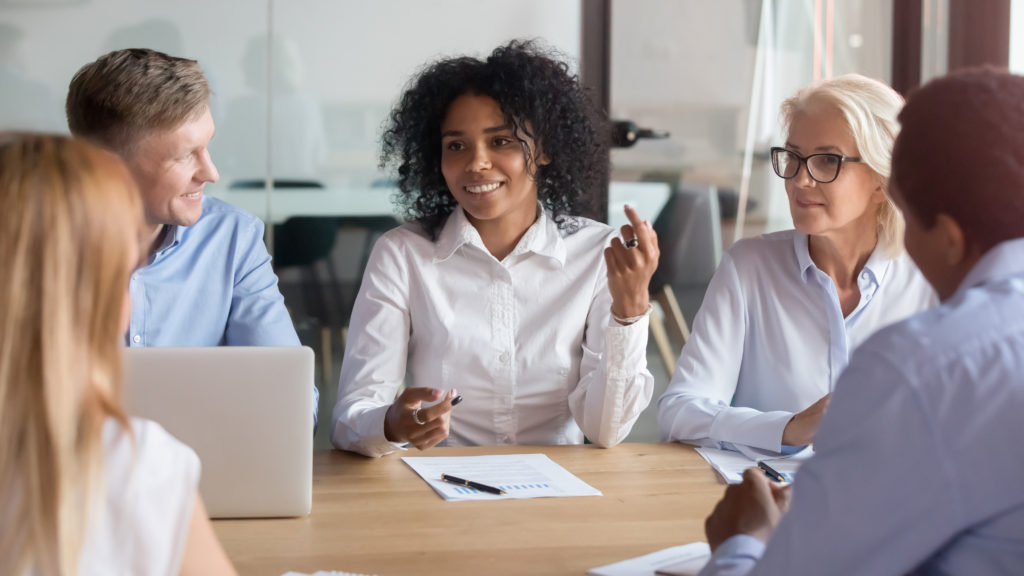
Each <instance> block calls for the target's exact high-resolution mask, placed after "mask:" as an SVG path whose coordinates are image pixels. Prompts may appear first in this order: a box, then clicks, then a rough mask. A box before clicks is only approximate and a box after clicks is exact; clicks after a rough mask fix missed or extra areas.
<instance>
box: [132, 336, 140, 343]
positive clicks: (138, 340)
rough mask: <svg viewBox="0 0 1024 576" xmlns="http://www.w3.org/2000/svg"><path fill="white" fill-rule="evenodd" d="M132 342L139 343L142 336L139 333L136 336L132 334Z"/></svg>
mask: <svg viewBox="0 0 1024 576" xmlns="http://www.w3.org/2000/svg"><path fill="white" fill-rule="evenodd" d="M132 342H135V343H136V344H138V343H139V342H142V336H139V335H138V334H136V335H135V336H132Z"/></svg>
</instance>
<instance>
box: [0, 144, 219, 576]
mask: <svg viewBox="0 0 1024 576" xmlns="http://www.w3.org/2000/svg"><path fill="white" fill-rule="evenodd" d="M0 205H2V206H3V210H0V270H3V274H2V275H0V574H10V575H16V576H22V575H25V576H27V575H32V576H36V575H39V576H42V575H47V576H49V575H61V576H64V575H74V574H135V575H149V574H153V575H156V574H160V575H165V574H177V573H181V574H234V570H233V568H232V567H231V565H230V563H229V562H228V560H227V558H226V556H225V554H224V552H223V550H222V549H221V547H220V544H219V542H218V541H217V539H216V536H215V535H214V534H213V531H212V527H211V525H210V521H209V519H208V518H207V517H206V513H205V509H204V508H203V504H202V501H201V500H200V499H199V497H198V496H197V487H198V479H199V461H198V459H197V458H196V455H195V453H194V452H192V451H191V449H189V448H188V447H186V446H184V445H183V444H180V443H179V442H177V441H176V440H175V439H174V438H172V437H171V436H170V435H168V434H167V433H166V432H165V431H164V430H163V429H162V428H160V426H158V425H157V424H154V423H152V422H145V421H138V420H129V419H128V418H127V417H126V416H125V414H124V412H122V410H121V407H120V399H119V394H120V376H121V363H120V354H121V348H122V346H123V337H124V332H125V327H126V323H127V320H128V316H129V304H128V303H129V299H128V277H129V275H130V274H131V272H132V270H133V269H134V267H135V266H136V265H137V264H138V261H139V258H140V246H141V234H142V226H143V221H142V208H141V204H140V200H139V193H138V190H137V189H136V188H135V184H134V183H133V181H132V178H131V175H130V174H129V172H128V170H127V169H126V168H125V167H124V165H123V164H122V163H121V162H120V161H119V160H118V159H117V158H116V157H115V156H114V155H112V154H110V153H107V152H104V151H101V150H99V149H97V148H94V147H92V146H91V145H89V144H86V143H84V142H80V141H74V140H71V139H68V138H64V137H60V136H43V135H15V134H0Z"/></svg>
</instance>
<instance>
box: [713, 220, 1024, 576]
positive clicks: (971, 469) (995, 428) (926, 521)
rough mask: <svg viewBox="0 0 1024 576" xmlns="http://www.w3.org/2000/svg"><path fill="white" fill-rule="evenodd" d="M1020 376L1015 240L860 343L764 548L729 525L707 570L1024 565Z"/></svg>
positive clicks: (983, 570)
mask: <svg viewBox="0 0 1024 576" xmlns="http://www.w3.org/2000/svg"><path fill="white" fill-rule="evenodd" d="M1022 375H1024V239H1018V240H1013V241H1009V242H1004V243H1002V244H1000V245H998V246H996V247H995V248H993V249H992V250H990V251H989V252H988V253H987V254H986V255H985V256H984V258H982V260H981V261H980V262H978V264H977V265H976V266H975V267H974V269H973V270H972V271H971V273H970V274H969V275H968V276H967V278H966V279H965V280H964V282H963V283H962V284H961V286H960V288H959V290H958V291H957V293H956V294H955V295H954V296H953V297H952V298H950V299H949V300H948V301H947V302H945V303H943V304H942V305H941V306H939V307H937V308H935V309H932V310H928V311H926V312H922V313H920V314H918V315H916V316H914V317H913V318H911V319H909V320H907V321H906V322H903V323H900V324H898V325H894V326H891V327H889V328H887V329H885V330H882V331H880V332H879V333H878V334H877V335H876V336H875V337H873V338H871V339H870V340H869V341H868V342H866V343H865V344H864V345H863V346H861V348H860V349H859V350H858V351H857V352H856V353H855V354H854V356H853V359H852V361H851V362H850V365H849V367H848V368H847V370H846V371H845V372H844V373H843V375H842V377H841V378H840V380H839V382H838V383H837V385H836V391H835V393H834V395H833V397H832V402H831V404H830V405H829V409H828V412H827V413H826V415H825V418H824V419H823V421H822V424H821V429H820V430H819V432H818V435H817V437H816V440H815V450H816V455H815V456H814V458H812V459H811V460H810V461H809V462H807V463H806V464H804V466H803V467H802V468H801V469H800V474H799V476H798V477H797V480H796V482H795V484H794V485H793V502H792V505H791V507H790V510H789V513H788V514H787V515H786V517H785V518H783V520H782V522H781V523H780V524H779V526H778V529H777V530H776V531H775V535H774V536H773V537H772V539H771V541H770V542H769V545H768V547H767V549H765V547H764V545H763V544H762V543H761V542H760V541H758V540H756V539H754V538H752V537H750V536H735V537H733V538H730V539H729V540H727V541H726V542H725V543H723V544H722V546H720V547H719V548H718V549H717V550H716V551H715V554H714V556H713V557H712V561H711V563H710V564H709V565H708V566H707V567H706V568H705V570H704V572H702V574H704V575H724V574H729V575H733V574H747V573H750V574H786V575H793V576H799V575H803V574H809V575H810V574H814V575H818V574H833V575H843V574H883V575H884V574H906V573H910V572H914V573H920V574H1019V573H1020V571H1021V569H1022V567H1024V458H1022V457H1021V449H1020V443H1021V439H1024V417H1022V416H1021V415H1022V414H1024V376H1022ZM758 558H760V560H758ZM755 562H756V566H755Z"/></svg>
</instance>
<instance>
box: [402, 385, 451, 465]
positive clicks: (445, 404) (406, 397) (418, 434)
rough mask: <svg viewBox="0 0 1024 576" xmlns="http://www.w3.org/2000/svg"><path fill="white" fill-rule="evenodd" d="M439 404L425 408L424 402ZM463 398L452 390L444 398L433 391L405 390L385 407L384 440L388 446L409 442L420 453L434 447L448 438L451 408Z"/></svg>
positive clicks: (424, 389) (443, 394) (441, 392)
mask: <svg viewBox="0 0 1024 576" xmlns="http://www.w3.org/2000/svg"><path fill="white" fill-rule="evenodd" d="M442 397H443V398H444V400H443V401H442V402H439V403H437V404H435V405H433V406H430V407H428V408H424V407H423V403H424V402H436V401H437V400H439V399H441V398H442ZM459 402H462V396H459V395H458V392H457V391H456V390H455V389H454V388H452V389H451V390H449V391H448V393H447V394H445V393H444V391H442V390H438V389H436V388H406V389H405V390H404V391H403V392H402V393H401V394H399V395H398V398H395V402H394V403H393V404H391V406H390V407H388V411H387V414H386V415H385V417H384V436H385V437H386V438H387V439H388V440H389V441H391V442H409V443H410V444H412V445H413V446H415V447H417V448H419V449H420V450H426V449H427V448H430V447H431V446H436V445H437V444H438V443H440V442H441V441H442V440H444V439H445V438H447V437H448V430H449V421H450V417H451V411H452V407H454V406H457V405H458V404H459Z"/></svg>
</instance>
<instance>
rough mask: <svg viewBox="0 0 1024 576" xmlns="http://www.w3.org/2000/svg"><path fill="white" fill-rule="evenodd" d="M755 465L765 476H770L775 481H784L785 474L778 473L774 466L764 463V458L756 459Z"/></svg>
mask: <svg viewBox="0 0 1024 576" xmlns="http://www.w3.org/2000/svg"><path fill="white" fill-rule="evenodd" d="M757 467H758V468H760V469H761V470H762V471H763V472H764V475H765V476H767V477H769V478H771V479H772V480H775V481H776V482H785V481H786V478H785V476H783V475H782V474H779V471H778V470H776V469H775V468H772V467H771V466H769V465H768V464H766V463H765V461H764V460H758V461H757Z"/></svg>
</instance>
